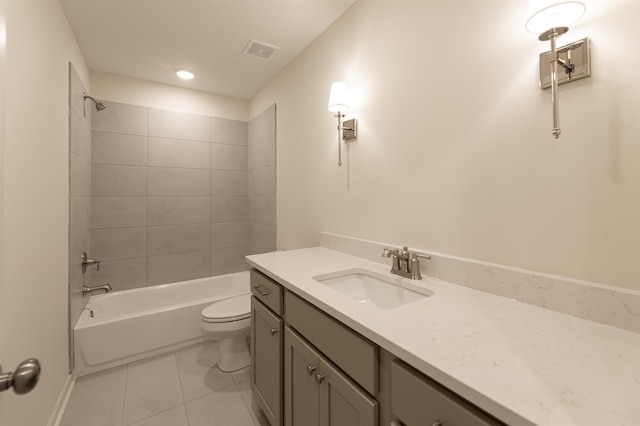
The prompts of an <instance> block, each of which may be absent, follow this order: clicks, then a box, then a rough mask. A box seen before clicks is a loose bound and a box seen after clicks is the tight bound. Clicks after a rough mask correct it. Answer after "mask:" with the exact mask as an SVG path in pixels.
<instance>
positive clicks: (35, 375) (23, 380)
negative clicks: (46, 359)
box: [0, 358, 41, 395]
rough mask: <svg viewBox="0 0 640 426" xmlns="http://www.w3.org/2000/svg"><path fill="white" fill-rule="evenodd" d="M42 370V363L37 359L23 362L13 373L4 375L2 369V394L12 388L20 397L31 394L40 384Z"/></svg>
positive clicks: (0, 378) (0, 380)
mask: <svg viewBox="0 0 640 426" xmlns="http://www.w3.org/2000/svg"><path fill="white" fill-rule="evenodd" d="M40 370H41V368H40V362H39V361H38V360H37V359H35V358H29V359H27V360H25V361H23V362H21V363H20V365H18V368H16V371H14V372H13V373H2V370H1V369H0V392H2V391H5V390H7V389H9V388H11V387H13V391H14V392H15V393H17V394H18V395H23V394H25V393H29V392H31V391H32V390H33V388H35V387H36V385H37V384H38V379H39V378H40Z"/></svg>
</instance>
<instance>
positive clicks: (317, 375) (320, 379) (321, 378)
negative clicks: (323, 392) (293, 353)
mask: <svg viewBox="0 0 640 426" xmlns="http://www.w3.org/2000/svg"><path fill="white" fill-rule="evenodd" d="M323 380H324V374H316V383H317V384H320V383H322V381H323Z"/></svg>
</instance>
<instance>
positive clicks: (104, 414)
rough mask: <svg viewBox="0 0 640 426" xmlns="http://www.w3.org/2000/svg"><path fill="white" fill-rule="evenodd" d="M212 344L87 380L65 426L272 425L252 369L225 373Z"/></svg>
mask: <svg viewBox="0 0 640 426" xmlns="http://www.w3.org/2000/svg"><path fill="white" fill-rule="evenodd" d="M217 357H218V348H217V345H216V344H215V343H214V342H207V343H203V344H200V345H196V346H191V347H188V348H185V349H180V350H177V351H173V352H170V353H167V354H165V355H160V356H157V357H154V358H150V359H145V360H142V361H138V362H134V363H131V364H128V365H125V366H122V367H117V368H113V369H111V370H107V371H103V372H100V373H96V374H92V375H90V376H85V377H81V378H80V379H78V381H77V382H76V385H75V387H74V389H73V392H72V393H71V397H70V399H69V403H68V404H67V408H66V410H65V413H64V416H63V418H62V422H61V424H60V426H218V425H220V426H268V422H267V421H266V420H265V418H264V415H263V414H262V412H261V411H260V410H259V409H258V407H257V406H256V404H255V403H254V402H253V395H252V393H251V384H250V380H249V379H250V377H249V373H250V368H245V369H243V370H240V371H237V372H234V373H223V372H222V371H220V370H219V369H218V367H217V366H216V362H217Z"/></svg>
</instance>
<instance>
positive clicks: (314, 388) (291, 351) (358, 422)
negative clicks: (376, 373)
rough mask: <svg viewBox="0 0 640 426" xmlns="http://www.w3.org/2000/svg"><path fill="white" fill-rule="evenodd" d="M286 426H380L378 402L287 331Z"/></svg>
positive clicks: (301, 340)
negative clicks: (378, 425)
mask: <svg viewBox="0 0 640 426" xmlns="http://www.w3.org/2000/svg"><path fill="white" fill-rule="evenodd" d="M284 347H285V356H284V358H285V361H284V362H285V385H284V386H285V425H286V426H377V424H378V403H377V402H376V401H375V400H374V399H373V398H371V397H370V396H369V395H368V394H367V393H366V392H365V391H364V390H362V389H361V388H360V387H359V386H358V385H356V384H355V383H354V382H352V381H351V380H350V379H348V378H347V377H346V376H345V375H344V374H343V373H341V372H340V371H339V370H338V368H337V367H335V366H334V365H333V364H331V362H329V361H328V360H327V359H326V358H324V357H323V356H322V355H320V354H319V353H318V352H316V350H315V349H314V348H313V347H312V346H311V345H310V344H308V343H307V342H306V341H305V340H304V339H302V338H301V337H300V336H298V335H297V334H296V333H295V332H294V331H292V330H291V329H290V328H288V327H286V329H285V339H284Z"/></svg>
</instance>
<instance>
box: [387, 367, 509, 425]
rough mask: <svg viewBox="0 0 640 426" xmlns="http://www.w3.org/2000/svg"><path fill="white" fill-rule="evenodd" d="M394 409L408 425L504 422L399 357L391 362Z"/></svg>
mask: <svg viewBox="0 0 640 426" xmlns="http://www.w3.org/2000/svg"><path fill="white" fill-rule="evenodd" d="M391 411H392V412H393V414H395V415H396V416H398V418H399V419H400V420H401V421H402V423H403V424H404V425H406V426H418V425H420V426H422V425H433V424H442V425H447V426H498V425H502V423H500V422H498V421H497V420H495V419H493V418H492V417H489V415H487V414H486V413H484V412H483V411H480V410H479V409H478V408H476V407H475V406H473V405H471V404H470V403H468V402H467V401H465V400H464V399H462V398H460V397H459V396H458V395H456V394H454V393H453V392H451V391H449V390H448V389H446V388H444V387H443V386H441V385H439V384H438V383H436V382H434V381H433V380H431V379H429V378H428V377H427V376H425V375H423V374H422V373H420V372H419V371H416V370H414V369H413V368H412V367H410V366H408V365H407V364H405V363H404V362H402V361H400V360H394V361H393V362H392V363H391ZM438 422H439V423H438Z"/></svg>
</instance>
